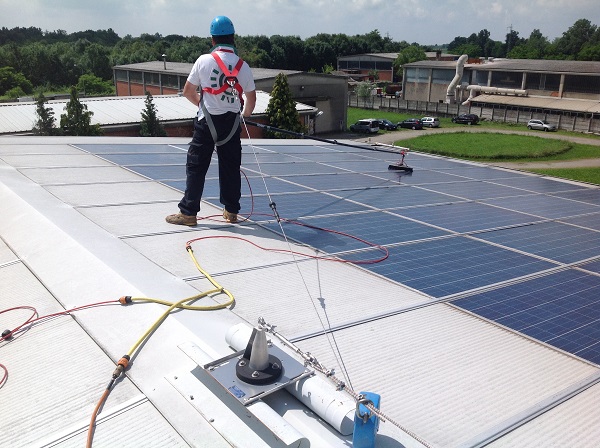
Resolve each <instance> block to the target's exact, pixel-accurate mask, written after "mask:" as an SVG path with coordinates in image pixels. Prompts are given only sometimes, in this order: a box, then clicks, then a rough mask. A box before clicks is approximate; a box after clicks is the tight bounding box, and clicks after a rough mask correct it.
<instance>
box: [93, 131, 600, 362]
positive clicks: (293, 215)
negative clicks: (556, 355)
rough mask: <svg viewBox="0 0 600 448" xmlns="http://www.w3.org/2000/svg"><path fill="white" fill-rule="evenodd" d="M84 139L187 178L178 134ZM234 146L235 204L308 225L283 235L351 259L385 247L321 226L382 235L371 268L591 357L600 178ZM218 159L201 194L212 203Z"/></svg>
mask: <svg viewBox="0 0 600 448" xmlns="http://www.w3.org/2000/svg"><path fill="white" fill-rule="evenodd" d="M81 147H82V148H83V149H85V150H86V151H89V152H91V153H93V154H98V155H99V156H100V157H102V158H104V159H106V160H109V161H111V162H113V163H116V164H119V165H123V166H126V167H127V168H128V169H130V170H132V171H135V172H138V173H140V174H142V175H144V176H146V177H149V178H150V179H155V180H157V181H161V182H162V183H164V184H166V185H169V186H171V187H173V188H176V189H179V190H181V191H183V190H184V189H185V160H186V151H187V146H186V145H144V146H142V145H126V144H122V145H83V146H81ZM243 153H244V155H243V171H244V176H243V181H242V200H241V204H242V211H241V213H242V215H244V214H245V213H246V214H248V213H250V212H251V211H253V213H254V214H253V216H252V217H251V219H252V220H253V221H254V222H258V223H261V225H263V226H266V227H268V228H270V229H272V230H273V231H275V232H280V228H279V225H278V224H277V223H276V222H275V221H274V217H273V212H272V209H271V207H270V206H269V204H270V203H271V202H274V203H275V204H276V207H277V211H278V213H279V214H280V216H281V217H282V218H286V219H293V220H296V219H299V220H300V221H301V222H302V223H304V224H306V225H308V226H299V225H294V224H290V223H286V222H285V221H284V223H283V224H282V225H283V228H284V232H285V234H286V236H287V237H289V238H291V239H293V240H296V241H299V242H301V243H303V244H307V245H309V246H312V247H314V248H317V249H319V250H321V251H325V252H328V253H333V254H336V255H338V256H340V257H344V258H350V259H353V260H373V259H377V258H379V257H380V256H381V253H380V252H379V251H377V250H376V249H373V248H370V247H369V246H368V245H366V244H365V243H363V242H361V241H359V240H357V239H353V238H349V237H346V236H344V235H342V234H339V233H325V232H322V231H319V230H317V228H326V229H333V230H335V231H336V232H342V233H347V234H350V235H353V236H355V237H357V238H361V239H363V240H367V241H369V242H372V243H375V244H380V245H386V247H387V248H388V250H389V257H388V259H386V260H385V261H383V262H380V263H376V264H371V265H365V267H366V268H367V269H370V270H371V271H373V272H375V273H377V274H379V275H382V276H385V277H387V278H389V279H391V280H393V281H397V282H400V283H402V284H405V285H408V286H410V287H411V288H414V289H416V290H419V291H421V292H423V293H425V294H428V295H430V296H432V297H435V298H445V297H447V298H449V299H451V298H452V297H454V295H456V294H458V295H460V296H461V297H462V298H461V299H460V300H455V301H454V302H453V303H454V304H456V305H457V306H459V307H462V308H464V309H466V310H468V311H471V312H473V313H476V314H479V315H481V316H483V317H485V318H487V319H490V320H492V321H495V322H498V323H499V324H502V325H504V326H506V327H508V328H513V329H514V330H516V331H519V332H521V333H523V334H526V335H528V336H530V337H532V338H536V339H538V340H540V341H543V342H545V343H548V344H552V345H553V346H555V347H558V348H560V349H562V350H567V351H570V352H571V353H574V354H576V355H578V356H581V357H582V358H585V359H588V360H590V361H593V362H600V346H599V345H600V344H599V342H598V341H600V324H599V322H600V315H599V314H600V306H598V305H599V304H598V301H599V300H600V275H599V274H600V189H598V188H596V187H593V186H585V185H583V184H573V183H567V182H560V181H554V180H551V179H548V178H544V177H541V176H534V175H526V174H523V173H519V172H517V171H508V170H504V169H497V168H493V167H485V166H480V165H476V164H471V163H467V162H462V161H456V160H452V159H447V158H440V157H434V156H428V155H424V154H418V153H409V155H408V159H407V162H408V164H409V165H410V166H412V167H413V168H414V172H413V173H412V174H408V173H404V172H399V171H389V170H387V165H388V164H390V163H396V162H397V161H398V160H399V158H400V156H399V155H397V154H391V153H389V152H388V151H387V150H385V151H382V152H379V151H373V150H361V149H359V148H349V147H343V146H336V145H330V144H323V145H310V144H295V143H291V144H290V142H285V143H281V142H279V141H277V140H273V141H266V142H265V141H261V142H260V144H258V145H254V146H252V147H251V146H250V145H248V144H245V145H244V150H243ZM213 158H216V155H215V156H213ZM217 167H218V164H217V162H216V160H214V161H213V163H212V165H211V167H210V170H209V172H208V176H207V180H206V185H205V190H204V195H203V198H204V200H206V201H208V202H211V203H214V204H215V205H217V206H220V204H219V183H218V169H217ZM246 178H247V179H248V181H247V182H246ZM457 232H458V233H459V234H458V235H457V234H456V233H457ZM464 233H469V235H465V234H464ZM569 263H577V265H576V266H574V267H573V266H571V265H569V266H565V264H569ZM482 288H483V289H485V291H486V292H481V289H482ZM390 300H393V298H390Z"/></svg>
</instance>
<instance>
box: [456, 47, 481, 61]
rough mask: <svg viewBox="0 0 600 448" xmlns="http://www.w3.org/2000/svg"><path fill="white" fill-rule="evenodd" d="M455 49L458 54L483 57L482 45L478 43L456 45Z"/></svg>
mask: <svg viewBox="0 0 600 448" xmlns="http://www.w3.org/2000/svg"><path fill="white" fill-rule="evenodd" d="M454 51H455V52H456V53H457V54H466V55H469V57H471V58H478V57H481V55H482V51H481V47H480V46H479V45H477V44H464V45H459V46H458V47H456V48H455V49H454Z"/></svg>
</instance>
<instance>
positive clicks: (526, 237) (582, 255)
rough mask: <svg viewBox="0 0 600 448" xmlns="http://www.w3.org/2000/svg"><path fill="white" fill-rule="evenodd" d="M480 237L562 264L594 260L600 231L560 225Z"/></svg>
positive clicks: (487, 234) (518, 229) (556, 223)
mask: <svg viewBox="0 0 600 448" xmlns="http://www.w3.org/2000/svg"><path fill="white" fill-rule="evenodd" d="M477 237H478V238H481V239H483V240H486V241H491V242H493V243H496V244H500V245H503V246H506V247H511V248H514V249H518V250H520V251H523V252H527V253H530V254H535V255H539V256H540V257H544V258H547V259H550V260H555V261H557V262H560V263H576V262H578V261H582V260H586V259H588V258H590V257H594V256H596V255H598V248H599V247H600V232H594V231H592V230H587V229H582V228H579V227H575V226H570V225H566V224H561V223H558V222H542V223H537V224H534V225H530V226H525V227H515V228H510V229H504V230H497V231H495V232H487V233H482V234H479V235H477Z"/></svg>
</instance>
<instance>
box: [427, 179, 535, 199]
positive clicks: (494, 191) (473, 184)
mask: <svg viewBox="0 0 600 448" xmlns="http://www.w3.org/2000/svg"><path fill="white" fill-rule="evenodd" d="M427 188H428V189H429V190H433V191H439V192H440V193H445V194H451V195H453V196H457V197H459V198H464V199H488V198H500V197H507V196H517V195H519V194H523V192H522V190H519V189H517V188H512V187H504V186H502V185H494V184H491V183H489V182H482V181H464V182H451V183H444V184H435V185H428V186H427Z"/></svg>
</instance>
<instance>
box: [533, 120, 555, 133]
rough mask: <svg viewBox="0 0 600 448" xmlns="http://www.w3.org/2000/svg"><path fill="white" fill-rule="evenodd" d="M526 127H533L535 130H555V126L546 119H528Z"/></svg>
mask: <svg viewBox="0 0 600 448" xmlns="http://www.w3.org/2000/svg"><path fill="white" fill-rule="evenodd" d="M527 129H535V130H536V131H546V132H548V131H556V126H554V125H553V124H550V123H548V122H547V121H546V120H529V121H528V122H527Z"/></svg>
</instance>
